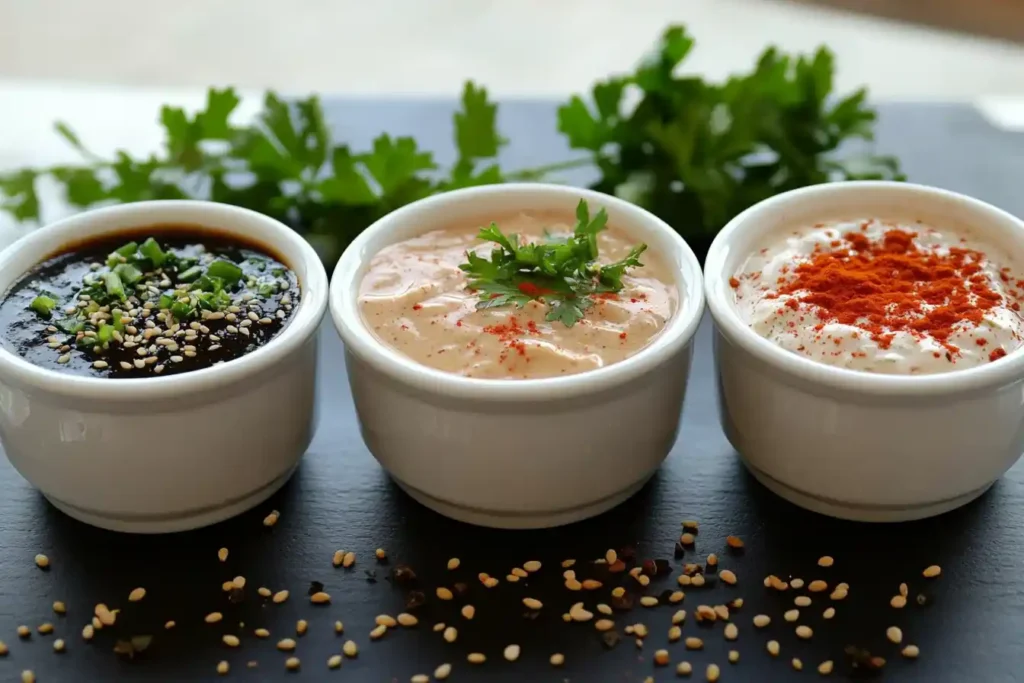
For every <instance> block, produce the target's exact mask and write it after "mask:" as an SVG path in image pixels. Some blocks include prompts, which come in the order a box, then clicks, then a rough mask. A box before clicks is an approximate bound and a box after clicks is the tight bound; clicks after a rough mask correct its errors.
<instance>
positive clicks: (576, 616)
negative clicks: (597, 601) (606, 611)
mask: <svg viewBox="0 0 1024 683" xmlns="http://www.w3.org/2000/svg"><path fill="white" fill-rule="evenodd" d="M569 617H570V618H571V619H572V620H573V621H590V620H591V619H593V618H594V613H593V612H589V611H587V610H586V609H584V608H583V603H582V602H577V603H575V604H574V605H573V606H572V607H570V608H569Z"/></svg>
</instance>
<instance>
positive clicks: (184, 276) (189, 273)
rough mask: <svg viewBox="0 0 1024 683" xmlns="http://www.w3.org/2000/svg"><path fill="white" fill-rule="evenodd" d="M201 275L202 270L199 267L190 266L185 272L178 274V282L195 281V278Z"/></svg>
mask: <svg viewBox="0 0 1024 683" xmlns="http://www.w3.org/2000/svg"><path fill="white" fill-rule="evenodd" d="M202 274H203V269H202V268H200V267H199V266H192V267H191V268H189V269H188V270H186V271H185V272H183V273H178V280H180V281H181V282H191V281H192V280H195V279H196V278H197V277H199V276H200V275H202Z"/></svg>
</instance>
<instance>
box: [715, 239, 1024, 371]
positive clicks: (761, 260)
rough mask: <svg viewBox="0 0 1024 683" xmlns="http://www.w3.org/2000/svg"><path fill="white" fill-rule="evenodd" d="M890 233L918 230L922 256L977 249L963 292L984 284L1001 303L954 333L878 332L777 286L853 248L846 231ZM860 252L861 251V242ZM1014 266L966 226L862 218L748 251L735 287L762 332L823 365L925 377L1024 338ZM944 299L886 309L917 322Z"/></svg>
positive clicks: (917, 286) (1000, 351) (992, 355)
mask: <svg viewBox="0 0 1024 683" xmlns="http://www.w3.org/2000/svg"><path fill="white" fill-rule="evenodd" d="M893 230H898V231H901V232H905V233H914V234H915V236H914V237H913V240H912V242H913V244H914V245H916V247H917V249H918V250H919V251H921V252H923V253H925V254H934V255H936V256H939V257H949V255H950V253H951V249H952V250H954V251H956V250H962V249H966V250H972V251H977V252H980V253H981V256H980V257H979V256H978V255H975V254H972V255H970V256H968V257H967V262H968V263H971V264H974V263H977V265H978V266H980V271H979V272H978V273H977V274H976V275H975V279H976V282H973V283H972V282H970V281H968V280H967V278H964V281H963V289H962V290H960V291H961V293H962V294H967V296H968V301H971V302H973V301H975V300H976V297H975V296H974V295H973V294H971V291H972V290H976V291H983V290H984V288H985V287H987V288H988V289H990V290H991V291H992V292H994V293H996V294H997V295H998V296H999V299H1000V300H999V302H998V303H997V305H995V306H993V307H991V308H988V309H987V310H984V311H983V312H981V314H980V315H981V319H980V322H978V323H977V324H975V323H974V322H973V321H971V320H969V319H962V320H960V321H958V322H956V323H955V324H952V325H951V332H950V333H949V335H948V336H946V337H945V338H941V339H936V338H935V336H933V335H932V334H930V333H929V332H928V331H927V329H925V330H923V331H922V330H918V331H908V330H904V329H891V327H886V326H882V327H883V329H882V330H881V331H879V330H878V326H877V325H874V326H873V325H872V324H871V321H869V320H867V319H858V320H854V321H849V320H845V321H844V322H840V321H839V320H837V319H836V316H834V315H830V311H831V309H829V310H826V309H825V308H823V307H821V306H819V305H817V304H815V303H808V302H807V301H806V300H805V298H807V297H808V296H809V295H811V294H812V293H811V292H809V291H807V290H799V289H798V290H796V291H793V292H791V293H779V290H780V289H788V287H787V284H790V283H794V282H795V281H796V279H797V275H796V273H795V271H796V269H797V268H798V267H799V265H800V264H807V263H810V262H811V261H812V260H813V259H814V258H815V255H816V254H819V253H821V252H834V251H835V250H837V249H852V247H853V245H852V244H851V243H850V242H849V241H847V240H845V239H844V235H848V234H852V233H859V234H861V235H863V236H864V237H866V238H867V239H868V240H870V241H871V242H872V243H875V242H880V241H882V240H884V237H885V234H886V232H888V231H893ZM853 253H857V252H856V249H853ZM1011 269H1013V271H1016V268H1014V264H1013V263H1012V262H1011V261H1010V259H1009V257H1008V256H1007V255H1006V254H1005V253H1004V252H1001V251H1000V250H999V249H996V248H993V247H992V246H990V245H987V244H985V243H984V242H979V241H977V240H975V239H973V238H972V237H970V236H968V235H966V234H964V233H956V232H952V231H945V230H939V229H937V228H935V227H933V226H929V225H924V224H919V223H892V222H884V221H881V220H877V219H876V220H857V221H844V222H834V223H826V224H817V225H815V226H814V227H808V228H805V229H800V230H797V231H794V232H792V233H790V234H788V235H786V236H784V237H783V236H780V238H779V239H778V240H777V241H775V242H773V243H771V244H769V245H767V247H766V248H765V249H762V250H761V251H760V252H759V253H755V254H753V255H751V256H750V257H749V258H748V259H747V260H746V262H745V263H744V264H743V265H742V267H741V268H740V269H739V271H738V272H737V273H735V275H734V277H733V279H732V281H731V284H732V285H733V292H734V294H735V303H736V307H737V309H738V310H739V313H740V316H741V317H742V319H743V320H744V321H745V322H746V323H747V324H748V325H749V326H750V328H751V329H753V330H754V331H755V332H756V333H757V334H759V335H761V336H762V337H764V338H765V339H768V340H770V341H772V342H773V343H775V344H777V345H779V346H780V347H782V348H784V349H787V350H789V351H792V352H793V353H798V354H800V355H803V356H806V357H808V358H810V359H812V360H815V361H818V362H820V363H825V364H828V365H834V366H839V367H844V368H849V369H852V370H861V371H866V372H874V373H883V374H893V375H918V374H920V375H924V374H937V373H943V372H951V371H954V370H960V369H964V368H971V367H976V366H979V365H983V364H986V363H989V362H993V361H996V360H998V359H999V358H1000V357H1002V356H1003V355H1005V354H1007V353H1010V352H1012V351H1014V350H1016V349H1017V348H1019V347H1020V346H1021V345H1022V340H1024V318H1022V317H1021V314H1020V313H1019V308H1020V304H1019V303H1018V302H1019V301H1020V299H1021V296H1022V295H1024V287H1020V286H1018V284H1017V282H1018V280H1017V277H1016V276H1015V274H1014V272H1011ZM956 272H957V273H959V272H960V271H956ZM958 279H959V278H958ZM978 280H980V281H978ZM911 282H912V287H913V290H912V291H914V292H917V291H924V290H925V288H926V287H927V286H928V282H927V281H922V282H913V281H912V280H911ZM1020 284H1021V285H1024V282H1022V283H1020ZM941 305H942V304H941V303H940V304H938V305H931V304H930V303H929V304H923V305H922V306H921V310H920V311H912V312H908V313H905V314H904V313H903V312H899V311H897V310H896V309H895V307H889V308H887V309H886V310H887V312H888V315H890V316H897V315H898V316H902V319H903V320H906V321H907V323H908V325H910V326H912V324H913V322H914V321H915V320H919V321H920V320H923V319H924V318H925V316H926V315H927V314H928V312H930V311H935V310H936V309H937V308H938V307H939V306H941ZM887 320H889V321H891V320H892V318H887ZM940 336H943V335H940Z"/></svg>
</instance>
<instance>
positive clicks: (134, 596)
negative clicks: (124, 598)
mask: <svg viewBox="0 0 1024 683" xmlns="http://www.w3.org/2000/svg"><path fill="white" fill-rule="evenodd" d="M144 597H146V589H145V588H136V589H135V590H133V591H132V592H131V593H129V594H128V602H138V601H139V600H142V598H144Z"/></svg>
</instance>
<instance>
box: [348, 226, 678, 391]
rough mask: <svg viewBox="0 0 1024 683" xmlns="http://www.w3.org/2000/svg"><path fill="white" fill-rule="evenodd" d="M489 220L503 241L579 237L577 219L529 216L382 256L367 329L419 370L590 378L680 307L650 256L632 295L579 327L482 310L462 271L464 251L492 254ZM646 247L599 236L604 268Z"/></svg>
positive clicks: (367, 295)
mask: <svg viewBox="0 0 1024 683" xmlns="http://www.w3.org/2000/svg"><path fill="white" fill-rule="evenodd" d="M491 220H494V221H495V222H497V223H498V226H499V227H500V228H501V230H502V232H504V233H505V234H506V235H508V234H518V235H520V236H521V237H527V238H534V239H541V238H543V237H544V235H545V231H546V232H547V233H548V234H553V235H558V234H561V235H567V234H571V233H572V226H573V225H574V221H573V218H572V215H571V214H568V213H562V212H540V211H531V212H522V213H517V214H512V215H507V216H497V217H488V218H487V219H486V220H478V221H474V222H473V223H468V224H465V225H454V226H452V227H450V228H446V229H443V230H433V231H431V232H428V233H426V234H424V235H420V236H419V237H414V238H413V239H409V240H405V241H404V242H399V243H397V244H393V245H391V246H389V247H386V248H385V249H383V250H381V251H380V252H379V253H378V254H377V255H376V256H374V258H373V260H372V261H371V262H370V267H369V269H368V271H367V273H366V275H365V276H364V277H363V280H362V282H361V283H360V288H359V306H360V310H361V312H362V315H363V319H364V321H365V322H366V325H367V326H368V327H369V328H370V329H371V330H372V331H373V333H374V335H375V336H376V337H377V339H378V340H379V341H380V342H381V343H382V344H384V345H385V346H388V347H391V348H392V349H395V350H396V351H398V352H400V353H402V354H404V355H406V356H408V357H409V358H411V359H413V360H415V361H416V362H418V363H422V364H423V365H427V366H429V367H432V368H437V369H438V370H443V371H445V372H451V373H454V374H458V375H464V376H466V377H483V378H492V379H535V378H540V377H557V376H559V375H571V374H575V373H579V372H586V371H587V370H593V369H595V368H600V367H604V366H606V365H611V364H612V363H617V362H619V361H621V360H624V359H626V358H628V357H630V356H632V355H633V354H635V353H637V352H638V351H640V350H641V349H642V348H644V347H645V346H647V344H648V343H650V341H651V340H652V339H653V338H654V337H655V336H656V335H657V334H658V333H659V332H660V331H661V330H662V328H664V326H665V323H666V322H667V321H668V319H669V318H670V317H671V316H672V315H673V314H674V313H675V311H676V309H677V307H678V303H679V302H678V301H677V299H678V295H677V288H676V285H675V284H674V282H675V278H674V277H673V275H672V274H671V272H670V271H669V269H668V268H667V267H666V266H665V264H664V263H661V262H660V261H659V259H658V258H657V256H656V255H655V254H652V253H651V250H650V249H648V251H646V252H645V253H644V254H643V256H641V257H640V261H641V263H643V264H644V267H643V268H634V269H630V270H629V271H628V272H627V274H626V275H625V276H624V277H623V278H622V282H623V284H624V285H625V288H624V289H623V290H622V291H621V292H619V293H617V294H612V295H606V297H607V298H605V299H602V300H600V301H598V302H597V304H596V305H594V306H593V307H592V308H590V309H589V310H588V311H587V315H586V317H585V318H584V319H583V320H582V321H580V322H578V323H576V324H575V325H574V326H572V327H566V326H565V325H563V324H562V323H561V322H553V323H552V322H547V321H546V320H545V319H544V318H545V316H546V315H547V312H548V307H547V305H545V304H541V303H539V302H530V303H528V304H527V305H526V306H525V307H523V308H516V307H514V306H507V307H502V308H492V309H486V310H482V311H478V310H476V304H477V302H478V301H479V299H478V297H477V296H476V295H475V294H473V293H470V292H468V291H467V290H466V276H465V274H464V273H463V272H462V271H461V270H459V264H461V263H465V262H466V256H465V254H466V251H467V250H470V249H474V250H476V251H477V252H478V253H481V254H484V255H485V254H486V253H487V252H488V251H489V249H490V246H489V245H484V244H483V242H481V241H480V240H478V239H477V238H476V235H477V233H478V232H479V231H480V226H481V225H482V224H488V223H490V221H491ZM639 241H640V240H636V239H632V238H630V237H629V236H628V235H625V234H623V233H622V232H621V231H619V230H616V229H615V227H614V226H612V227H610V228H609V229H608V230H605V231H604V232H602V233H600V235H599V236H598V248H599V251H600V258H599V261H600V262H602V263H605V262H612V261H616V260H619V259H621V258H624V257H625V256H626V255H627V254H628V253H629V250H630V248H631V247H632V246H634V245H635V244H636V243H637V242H639Z"/></svg>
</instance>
